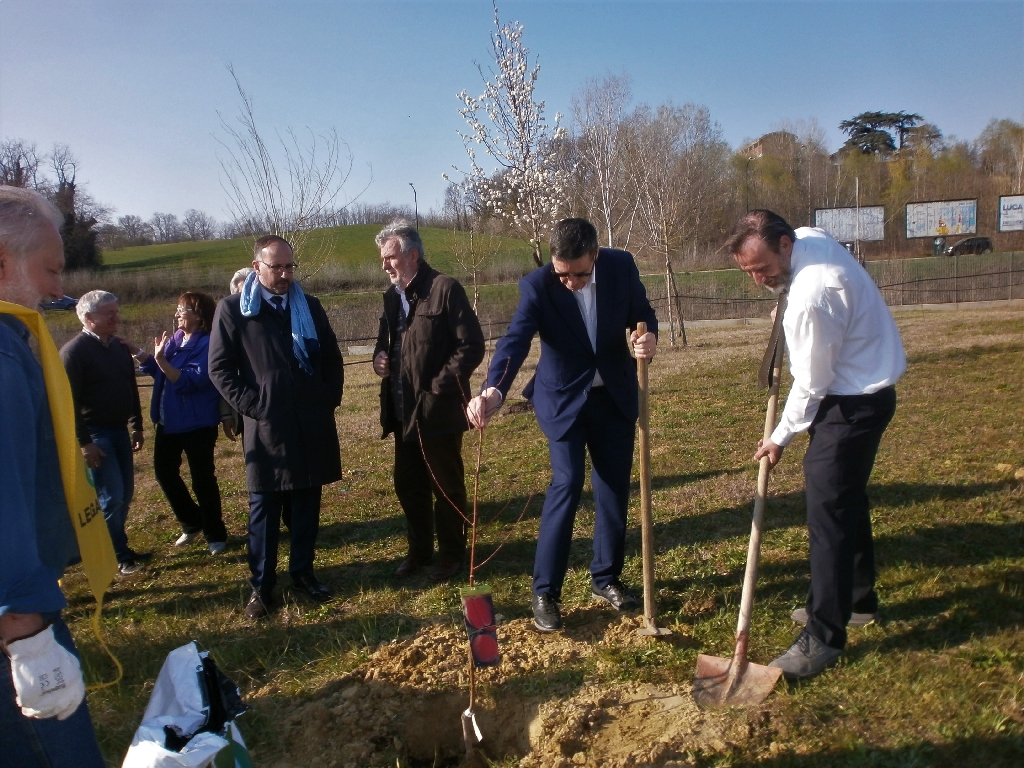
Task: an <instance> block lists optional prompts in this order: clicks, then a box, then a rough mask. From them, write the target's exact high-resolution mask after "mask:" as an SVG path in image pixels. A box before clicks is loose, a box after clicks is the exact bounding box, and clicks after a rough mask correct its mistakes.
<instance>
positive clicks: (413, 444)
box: [395, 429, 466, 563]
mask: <svg viewBox="0 0 1024 768" xmlns="http://www.w3.org/2000/svg"><path fill="white" fill-rule="evenodd" d="M462 434H463V433H462V432H452V433H449V434H446V435H436V436H433V437H423V444H422V447H421V446H420V439H419V438H418V437H417V436H416V435H415V434H414V436H413V437H411V438H410V439H408V440H404V439H403V438H402V434H401V430H400V429H398V430H396V431H395V495H397V496H398V501H399V503H400V504H401V505H402V511H403V512H405V520H406V528H407V535H408V538H409V556H410V557H414V558H416V559H417V560H419V561H420V562H421V563H427V562H430V560H431V559H432V557H433V554H434V532H435V530H436V531H437V554H438V559H439V560H441V561H442V562H445V563H452V562H462V559H463V557H464V556H465V554H466V523H465V521H464V519H463V515H465V514H466V478H465V468H464V467H463V464H462Z"/></svg>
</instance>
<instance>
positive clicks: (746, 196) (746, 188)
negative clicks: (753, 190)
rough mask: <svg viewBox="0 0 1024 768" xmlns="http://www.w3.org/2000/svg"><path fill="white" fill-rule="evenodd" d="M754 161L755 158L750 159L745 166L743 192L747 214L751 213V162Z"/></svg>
mask: <svg viewBox="0 0 1024 768" xmlns="http://www.w3.org/2000/svg"><path fill="white" fill-rule="evenodd" d="M753 159H754V158H753V157H748V158H747V164H746V165H745V166H743V192H744V199H745V201H746V206H747V213H750V161H751V160H753Z"/></svg>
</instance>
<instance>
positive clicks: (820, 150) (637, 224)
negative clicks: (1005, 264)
mask: <svg viewBox="0 0 1024 768" xmlns="http://www.w3.org/2000/svg"><path fill="white" fill-rule="evenodd" d="M490 37H491V51H490V52H491V56H492V61H491V62H489V63H488V65H487V67H486V68H485V67H483V66H481V65H479V64H478V65H477V68H478V70H479V72H480V75H481V78H482V79H483V81H484V93H483V94H482V95H481V96H479V97H477V98H473V97H470V96H468V95H467V92H466V91H463V92H461V93H459V94H457V98H458V99H459V101H460V102H461V106H460V107H459V113H460V115H461V116H462V118H463V119H464V120H465V121H466V124H467V126H468V128H469V130H468V131H467V132H465V133H463V140H464V145H465V148H466V153H467V157H468V160H469V166H468V168H466V169H464V170H462V171H460V172H461V173H462V179H461V180H459V181H458V182H452V183H451V186H450V187H449V189H448V191H447V194H446V198H445V206H444V210H443V214H444V217H445V218H446V220H447V221H448V223H449V226H451V227H454V228H458V229H469V230H473V231H476V232H481V233H482V232H501V233H503V234H509V235H516V236H519V237H522V239H523V240H525V241H526V242H528V243H530V245H531V248H532V250H533V252H534V259H535V260H536V261H537V262H538V263H539V261H540V259H539V256H540V248H539V244H540V241H541V239H542V236H543V235H544V234H545V232H546V229H547V227H548V226H550V223H551V222H553V221H555V220H557V219H558V218H560V217H562V216H571V215H577V216H585V217H587V218H589V219H590V220H592V221H593V222H594V223H595V224H596V225H597V226H598V229H599V231H600V233H601V239H602V243H603V244H605V245H608V246H612V247H618V248H626V249H629V250H631V251H633V252H634V253H636V254H637V255H638V256H642V257H644V258H647V259H651V258H655V259H658V260H660V261H663V263H664V265H665V269H666V273H667V276H668V278H669V279H671V273H672V264H673V260H675V263H676V264H680V263H686V264H687V265H689V266H691V267H701V266H712V265H714V264H716V263H720V262H721V261H722V260H723V259H724V257H723V256H722V255H721V254H719V253H718V248H719V246H720V244H721V242H722V241H723V239H724V238H725V236H726V234H727V233H728V231H729V230H730V228H731V226H732V224H733V223H734V222H735V221H736V220H737V218H738V217H739V216H740V215H742V214H743V213H744V212H745V211H747V210H750V209H752V208H771V209H772V210H775V211H777V212H778V213H780V214H781V215H783V216H785V217H786V218H787V220H789V221H790V223H792V224H793V225H794V226H803V225H813V224H814V211H815V209H816V208H831V207H845V206H851V207H852V206H856V205H884V206H885V209H886V216H887V221H886V240H885V242H884V243H882V244H877V245H872V246H871V247H870V248H869V249H867V250H868V252H869V253H871V252H872V251H873V252H874V253H876V254H878V253H882V252H884V253H889V254H893V255H895V254H901V253H914V252H920V251H921V250H923V249H924V247H925V246H923V245H922V244H920V243H914V242H908V241H907V239H906V226H905V224H906V222H905V218H904V217H905V206H906V204H907V203H908V202H912V201H923V200H941V199H960V198H974V197H976V198H979V206H978V210H979V232H982V233H984V234H990V235H991V234H995V230H996V220H995V216H996V212H997V208H998V202H997V200H998V197H999V196H1000V195H1006V194H1019V193H1021V192H1022V191H1024V125H1022V124H1021V123H1018V122H1016V121H1013V120H1008V119H1001V120H992V121H991V122H990V123H989V125H988V126H987V127H986V128H985V130H984V131H983V132H982V133H981V135H980V136H979V137H978V138H977V139H976V140H974V141H964V140H960V139H956V138H954V137H944V136H943V134H942V131H941V130H940V129H939V128H938V127H937V126H935V125H933V124H931V123H928V122H926V121H925V120H924V118H923V117H922V116H920V115H917V114H914V113H908V112H905V111H900V112H864V113H861V114H859V115H856V116H854V117H852V118H850V119H849V120H844V121H843V122H842V123H841V124H840V126H839V128H840V130H842V131H843V132H844V133H845V134H846V135H847V137H848V139H847V141H846V143H845V144H844V145H843V146H842V147H841V148H840V149H839V150H838V151H837V152H834V153H830V152H829V151H828V148H827V146H826V144H825V133H824V131H823V130H822V128H821V126H820V125H818V124H817V123H816V122H815V121H814V120H810V121H806V122H798V123H792V124H782V125H779V126H778V127H777V129H776V130H774V131H773V132H771V133H769V134H766V135H765V136H762V137H761V138H760V139H757V140H753V141H747V142H745V143H744V146H742V147H740V148H739V149H736V150H734V149H733V148H731V147H730V146H729V145H728V144H727V143H726V141H725V140H724V138H723V133H722V129H721V127H720V126H719V124H718V123H717V122H715V121H714V120H713V119H712V116H711V114H710V112H709V110H708V109H707V107H705V106H702V105H698V104H683V105H681V106H680V105H677V104H673V103H666V104H662V105H659V106H653V107H652V106H650V105H646V104H641V105H638V106H634V105H633V103H632V93H631V86H630V80H629V77H628V75H625V74H623V75H608V76H606V77H603V78H599V79H592V80H590V81H588V82H587V83H586V84H585V85H584V86H583V88H582V89H581V90H580V91H579V92H578V93H577V95H576V96H575V98H574V99H573V105H572V106H573V111H572V112H573V113H572V118H573V119H572V121H571V127H570V128H569V129H566V128H564V127H562V126H560V125H559V123H560V118H561V116H560V115H556V116H555V120H554V125H553V127H549V126H548V125H547V123H546V122H545V119H544V106H545V105H544V102H543V101H539V100H537V99H536V97H535V91H536V84H537V79H538V75H539V72H540V66H539V64H537V63H536V59H531V58H530V55H529V49H527V48H526V47H525V45H524V42H523V27H522V25H520V24H519V23H518V22H515V21H512V22H505V23H503V22H502V21H501V19H500V17H499V15H498V10H497V7H495V12H494V28H493V29H492V32H491V35H490ZM484 153H486V157H484V156H483V155H484ZM455 169H456V170H457V171H458V170H460V169H459V168H458V166H455ZM1016 235H1017V233H1015V234H1014V235H1005V236H1003V239H1004V240H1006V241H1007V242H1006V243H1004V245H1009V244H1010V240H1011V239H1013V238H1014V237H1015V236H1016ZM1013 244H1014V245H1020V243H1017V241H1016V240H1014V241H1013ZM998 245H999V243H997V246H998Z"/></svg>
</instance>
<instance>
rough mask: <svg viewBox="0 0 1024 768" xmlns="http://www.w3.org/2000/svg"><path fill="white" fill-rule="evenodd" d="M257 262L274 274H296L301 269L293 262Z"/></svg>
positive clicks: (260, 260) (261, 260) (259, 260)
mask: <svg viewBox="0 0 1024 768" xmlns="http://www.w3.org/2000/svg"><path fill="white" fill-rule="evenodd" d="M256 261H258V262H259V263H260V264H262V265H263V266H264V267H266V268H267V269H269V270H270V271H272V272H281V273H287V272H294V271H295V270H296V269H298V268H299V265H298V264H296V263H294V262H292V263H291V264H267V262H265V261H263V259H256Z"/></svg>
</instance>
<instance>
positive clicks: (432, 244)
mask: <svg viewBox="0 0 1024 768" xmlns="http://www.w3.org/2000/svg"><path fill="white" fill-rule="evenodd" d="M380 229H381V227H380V226H379V225H377V224H354V225H351V226H346V227H331V228H329V229H321V230H316V231H315V232H313V233H311V234H310V237H309V240H308V241H307V243H306V246H305V250H306V251H308V252H309V253H311V254H317V255H319V254H321V253H322V254H325V255H326V260H327V261H328V262H329V263H332V264H338V265H342V266H347V267H358V266H360V265H363V264H367V263H376V262H377V261H378V260H379V259H380V251H379V250H378V249H377V246H376V245H375V244H374V242H373V238H374V236H375V235H376V234H377V233H378V232H379V231H380ZM420 235H421V237H422V238H423V250H424V251H426V254H427V258H428V260H429V261H430V262H431V263H432V264H433V265H434V266H435V267H437V268H438V269H441V270H442V271H447V272H452V273H454V272H457V271H459V267H458V265H457V264H456V263H455V260H454V256H453V253H452V246H451V239H452V237H453V236H454V237H456V238H458V239H460V240H462V239H465V238H466V234H465V233H458V234H455V235H453V233H452V232H450V231H449V230H446V229H438V228H436V227H423V229H422V230H421V231H420ZM251 261H252V240H251V239H249V238H236V239H234V240H206V241H200V242H182V243H168V244H166V245H141V246H134V247H131V248H124V249H122V250H119V251H112V250H106V251H104V252H103V264H104V266H106V267H111V268H117V269H119V270H132V271H134V270H140V269H142V270H145V269H157V268H167V267H182V266H191V267H201V268H206V267H223V268H232V269H238V267H239V265H241V266H246V265H248V263H249V262H251ZM299 261H300V262H301V261H302V254H301V253H300V254H299ZM496 261H500V262H507V261H513V262H516V263H520V262H521V263H522V265H523V266H524V267H528V266H529V264H530V247H529V245H527V244H525V243H523V242H522V241H521V240H515V239H512V238H501V239H500V245H499V246H498V253H497V256H496Z"/></svg>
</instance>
